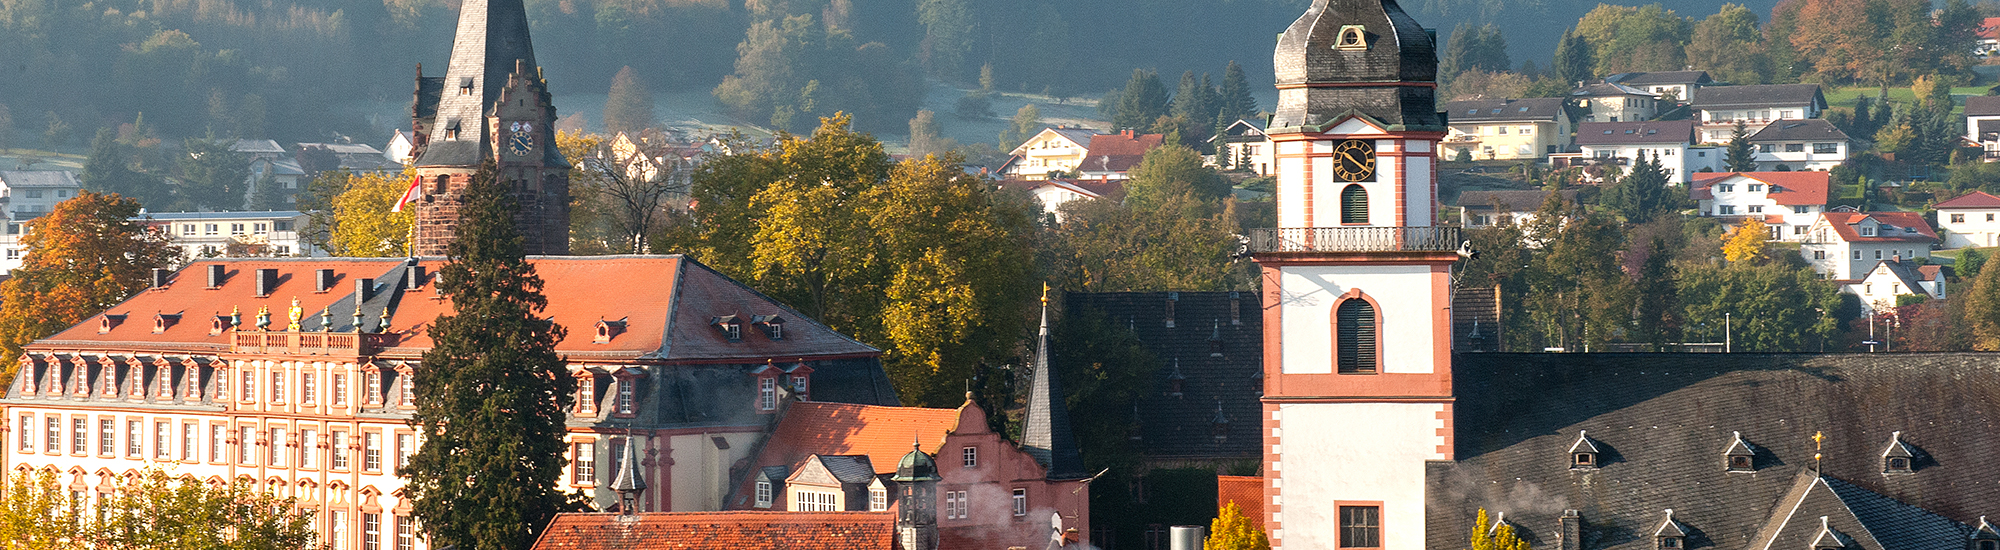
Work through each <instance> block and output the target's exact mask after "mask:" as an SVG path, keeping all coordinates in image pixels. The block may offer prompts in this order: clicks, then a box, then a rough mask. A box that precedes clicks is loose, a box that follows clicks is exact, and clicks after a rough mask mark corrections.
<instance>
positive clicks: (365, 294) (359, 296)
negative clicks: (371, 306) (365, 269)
mask: <svg viewBox="0 0 2000 550" xmlns="http://www.w3.org/2000/svg"><path fill="white" fill-rule="evenodd" d="M374 294H375V280H374V279H369V278H365V277H364V278H360V279H355V280H354V303H355V305H357V306H359V305H360V304H361V302H366V301H368V299H369V298H373V297H375V296H374Z"/></svg>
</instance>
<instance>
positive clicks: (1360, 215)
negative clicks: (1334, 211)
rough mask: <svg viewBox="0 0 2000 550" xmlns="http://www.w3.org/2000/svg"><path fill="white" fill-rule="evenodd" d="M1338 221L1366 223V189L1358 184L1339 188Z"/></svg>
mask: <svg viewBox="0 0 2000 550" xmlns="http://www.w3.org/2000/svg"><path fill="white" fill-rule="evenodd" d="M1340 223H1368V190H1367V189H1362V188H1361V186H1360V185H1359V184H1351V185H1348V186H1347V188H1346V189H1342V190H1340Z"/></svg>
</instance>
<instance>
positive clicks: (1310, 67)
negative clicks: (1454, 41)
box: [1271, 0, 1444, 133]
mask: <svg viewBox="0 0 2000 550" xmlns="http://www.w3.org/2000/svg"><path fill="white" fill-rule="evenodd" d="M1273 63H1274V66H1275V67H1276V70H1277V71H1276V72H1277V83H1278V108H1277V116H1276V118H1275V119H1274V120H1272V122H1271V128H1272V129H1273V130H1274V132H1273V133H1280V132H1282V129H1288V128H1298V127H1302V126H1317V125H1321V124H1325V123H1327V122H1331V121H1332V119H1333V118H1334V117H1338V116H1340V115H1342V114H1344V113H1346V112H1348V111H1355V112H1358V113H1359V114H1363V115H1367V116H1369V117H1371V118H1374V119H1375V120H1376V122H1380V123H1382V124H1386V125H1389V126H1391V127H1392V128H1390V129H1391V130H1417V131H1443V130H1444V120H1443V119H1442V117H1439V116H1438V113H1437V93H1436V92H1437V91H1436V89H1435V88H1434V87H1433V86H1431V84H1435V83H1436V82H1437V43H1436V39H1435V38H1434V37H1432V35H1431V34H1430V33H1429V32H1428V31H1426V30H1424V28H1423V26H1422V25H1419V24H1417V20H1416V19H1413V18H1411V17H1410V16H1409V14H1406V13H1403V8H1402V7H1400V6H1397V5H1396V2H1395V0H1314V1H1313V4H1312V7H1311V8H1308V9H1307V10H1306V13H1305V15H1301V16H1299V19H1298V20H1297V21H1294V22H1292V26H1291V27H1290V28H1287V29H1285V33H1284V34H1283V35H1280V36H1279V37H1278V48H1277V53H1276V55H1275V56H1274V58H1273ZM1412 84H1414V85H1412Z"/></svg>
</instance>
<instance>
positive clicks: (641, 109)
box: [604, 66, 658, 135]
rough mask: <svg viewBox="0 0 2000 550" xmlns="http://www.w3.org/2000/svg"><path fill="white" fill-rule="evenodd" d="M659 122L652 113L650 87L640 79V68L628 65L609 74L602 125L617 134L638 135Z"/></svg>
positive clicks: (606, 129)
mask: <svg viewBox="0 0 2000 550" xmlns="http://www.w3.org/2000/svg"><path fill="white" fill-rule="evenodd" d="M657 122H658V119H657V117H656V116H655V115H654V114H653V90H652V89H650V88H647V87H646V82H645V81H643V80H640V79H639V72H638V71H636V70H633V69H632V67H631V66H626V67H625V68H623V69H619V70H618V75H617V76H615V77H612V78H611V91H610V93H609V94H608V95H606V96H605V98H604V129H605V131H607V132H610V133H613V134H617V133H619V132H625V133H627V134H632V135H638V133H639V132H640V131H641V130H645V129H647V128H652V127H653V125H654V124H655V123H657Z"/></svg>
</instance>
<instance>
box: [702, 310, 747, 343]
mask: <svg viewBox="0 0 2000 550" xmlns="http://www.w3.org/2000/svg"><path fill="white" fill-rule="evenodd" d="M708 324H710V325H714V326H715V329H716V330H720V331H722V335H723V336H724V337H727V338H729V341H730V342H741V341H743V320H742V319H739V318H737V317H736V316H735V315H724V316H721V317H716V318H713V319H710V320H709V322H708Z"/></svg>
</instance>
